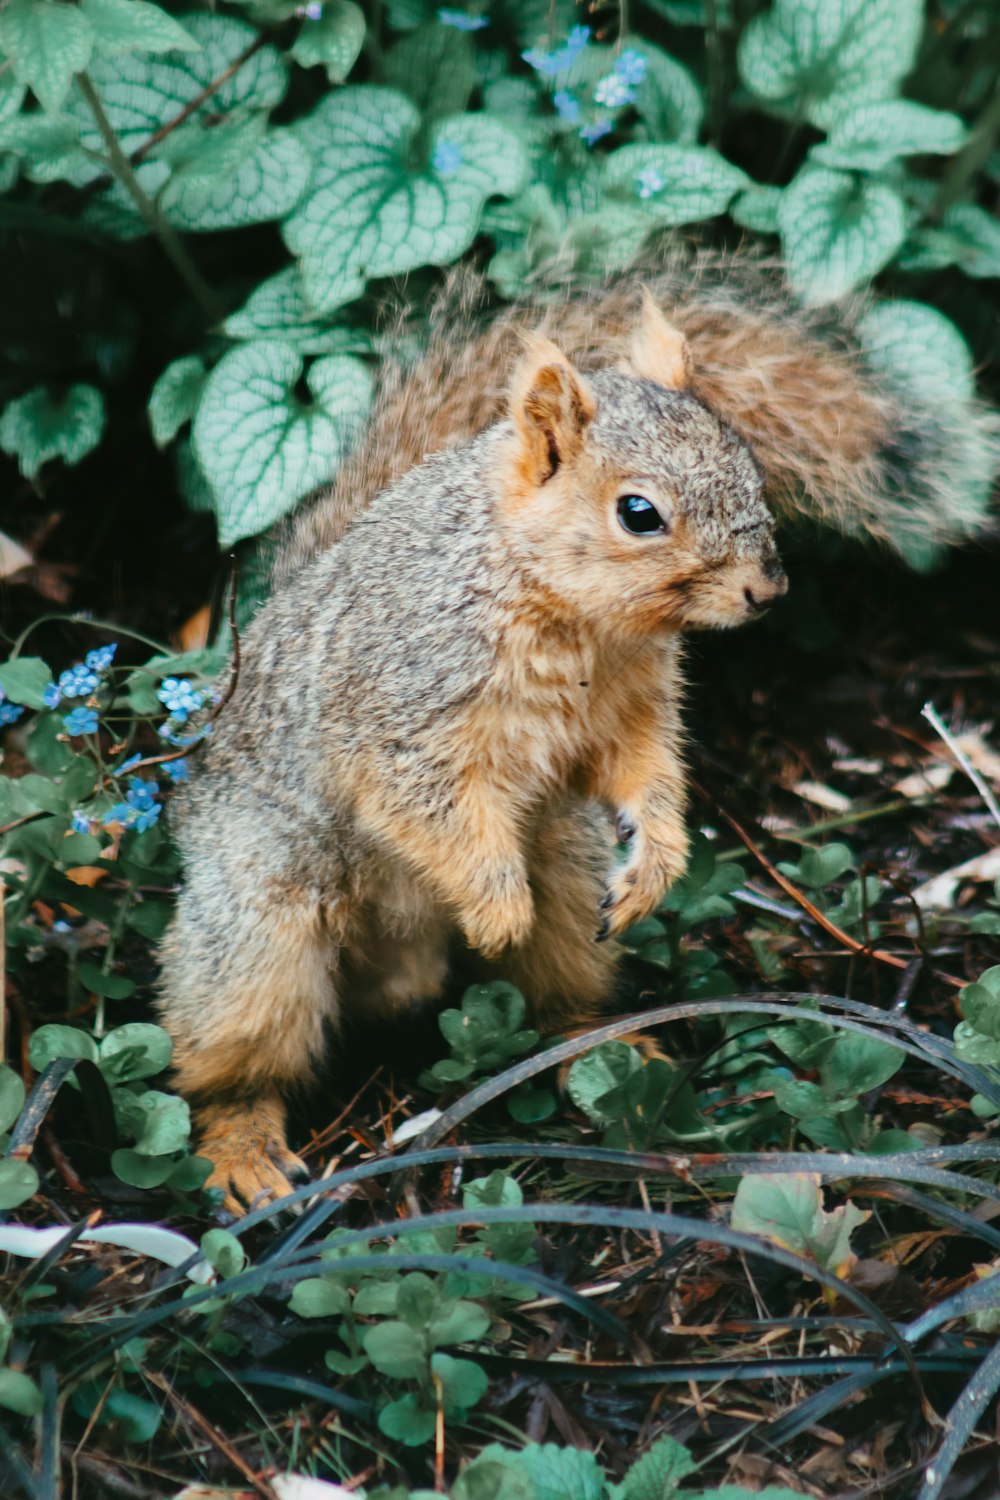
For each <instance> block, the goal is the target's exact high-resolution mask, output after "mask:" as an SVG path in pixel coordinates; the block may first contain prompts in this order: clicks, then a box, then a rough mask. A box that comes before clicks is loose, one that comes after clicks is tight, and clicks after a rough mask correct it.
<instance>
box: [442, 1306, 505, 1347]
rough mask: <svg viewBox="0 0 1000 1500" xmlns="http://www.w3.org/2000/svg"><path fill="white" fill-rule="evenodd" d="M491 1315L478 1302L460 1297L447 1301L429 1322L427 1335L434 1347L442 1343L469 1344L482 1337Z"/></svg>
mask: <svg viewBox="0 0 1000 1500" xmlns="http://www.w3.org/2000/svg"><path fill="white" fill-rule="evenodd" d="M490 1321H491V1320H490V1315H489V1313H488V1312H487V1311H486V1309H485V1308H484V1307H480V1305H479V1303H478V1302H467V1301H465V1300H464V1299H462V1298H460V1299H459V1300H458V1301H456V1302H452V1303H448V1302H446V1303H445V1304H444V1306H443V1307H442V1309H441V1311H440V1312H439V1313H437V1314H435V1316H433V1317H431V1318H430V1319H429V1321H428V1323H427V1337H428V1339H429V1340H430V1342H431V1344H432V1345H433V1347H434V1348H437V1347H438V1346H439V1345H442V1344H467V1343H469V1342H471V1340H473V1339H481V1338H482V1337H483V1334H484V1333H486V1331H487V1329H488V1328H489V1326H490Z"/></svg>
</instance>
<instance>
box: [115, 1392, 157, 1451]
mask: <svg viewBox="0 0 1000 1500" xmlns="http://www.w3.org/2000/svg"><path fill="white" fill-rule="evenodd" d="M161 1416H162V1413H161V1411H160V1408H159V1407H158V1406H154V1404H153V1402H152V1401H144V1400H143V1398H142V1397H141V1396H133V1395H132V1393H131V1392H130V1391H120V1390H119V1391H112V1392H111V1395H110V1396H109V1397H108V1399H107V1401H106V1402H105V1404H104V1417H105V1419H107V1420H111V1421H114V1422H115V1423H116V1424H117V1425H118V1427H119V1428H120V1429H121V1435H122V1437H123V1438H124V1439H125V1441H126V1442H127V1443H148V1442H149V1440H150V1439H151V1438H152V1437H155V1435H156V1432H157V1429H158V1428H159V1425H160V1419H161Z"/></svg>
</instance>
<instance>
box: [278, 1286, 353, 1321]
mask: <svg viewBox="0 0 1000 1500" xmlns="http://www.w3.org/2000/svg"><path fill="white" fill-rule="evenodd" d="M288 1306H289V1307H290V1308H291V1310H292V1312H293V1313H298V1315H299V1317H300V1318H339V1317H341V1316H342V1314H344V1313H345V1312H348V1311H349V1310H350V1306H351V1298H350V1294H349V1293H348V1291H347V1289H346V1287H343V1286H340V1285H339V1284H338V1283H337V1282H335V1281H328V1280H327V1279H326V1277H324V1276H307V1277H305V1278H304V1280H302V1281H297V1282H296V1283H295V1286H294V1287H293V1288H292V1295H291V1297H290V1298H289V1301H288ZM359 1310H360V1309H359Z"/></svg>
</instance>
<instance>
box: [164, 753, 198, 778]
mask: <svg viewBox="0 0 1000 1500" xmlns="http://www.w3.org/2000/svg"><path fill="white" fill-rule="evenodd" d="M163 774H164V776H166V777H167V779H168V780H169V781H190V780H191V776H190V773H189V772H188V763H187V761H186V760H185V759H184V758H183V756H182V757H181V759H180V760H167V761H164V762H163Z"/></svg>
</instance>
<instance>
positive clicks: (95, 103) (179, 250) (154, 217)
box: [76, 73, 223, 323]
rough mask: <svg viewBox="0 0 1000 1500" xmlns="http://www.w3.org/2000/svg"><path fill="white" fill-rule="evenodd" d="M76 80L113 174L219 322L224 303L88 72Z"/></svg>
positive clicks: (208, 312) (198, 298) (197, 297)
mask: <svg viewBox="0 0 1000 1500" xmlns="http://www.w3.org/2000/svg"><path fill="white" fill-rule="evenodd" d="M76 81H77V84H78V86H79V89H80V92H81V94H82V95H83V97H84V99H85V100H86V102H87V107H88V109H89V110H90V113H91V114H92V115H93V117H94V123H95V124H96V126H97V128H98V130H99V131H100V134H101V139H102V140H103V142H104V145H105V147H106V148H107V153H108V160H109V162H110V165H111V170H112V172H113V173H114V175H115V177H117V179H118V181H119V182H120V183H121V185H122V187H123V188H124V189H125V191H126V192H127V193H128V195H129V197H130V198H131V199H132V201H133V203H134V204H135V206H136V208H137V209H138V211H139V215H140V217H141V218H142V221H143V223H144V224H145V225H146V227H147V228H148V229H149V230H150V232H151V233H152V234H154V235H155V236H156V238H157V239H158V240H159V242H160V244H161V245H162V246H163V250H164V253H165V254H166V256H167V258H168V259H169V260H170V261H171V262H172V263H173V266H174V269H175V270H176V271H177V274H178V275H179V276H180V278H181V280H182V281H183V282H184V284H185V286H186V287H187V289H188V291H189V292H190V293H191V295H192V297H193V298H194V300H195V301H196V302H197V303H198V306H199V307H200V308H201V310H202V312H204V314H205V316H206V317H207V318H208V319H209V321H210V322H212V323H218V322H219V321H220V320H221V318H222V316H223V308H222V304H221V303H220V302H219V301H218V300H217V298H216V296H215V293H214V292H213V291H212V288H211V287H210V286H209V285H208V283H207V281H205V280H204V279H203V277H202V275H201V272H200V271H199V270H198V267H197V266H196V265H195V263H194V261H193V260H192V259H191V257H190V255H188V253H187V251H186V250H185V248H184V246H183V244H182V243H181V239H180V236H179V235H178V234H177V232H176V230H175V229H174V228H173V226H172V225H171V224H168V223H167V221H166V219H165V218H164V217H163V214H162V213H161V212H160V210H159V208H158V207H157V206H156V204H155V203H154V202H153V200H152V198H150V197H149V195H148V193H147V192H146V190H145V188H144V187H143V185H142V183H141V182H140V181H139V179H138V177H137V176H136V175H135V170H134V168H133V166H132V163H131V162H130V161H129V159H128V157H127V156H126V155H125V153H124V151H123V150H122V148H121V143H120V142H119V140H118V137H117V135H116V134H115V132H114V127H113V126H112V124H111V121H110V120H109V119H108V117H107V115H106V114H105V111H104V105H103V104H102V103H101V100H100V95H99V94H98V92H97V90H96V89H95V88H94V85H93V84H92V83H91V81H90V77H89V75H88V74H87V73H78V74H77V78H76Z"/></svg>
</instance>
